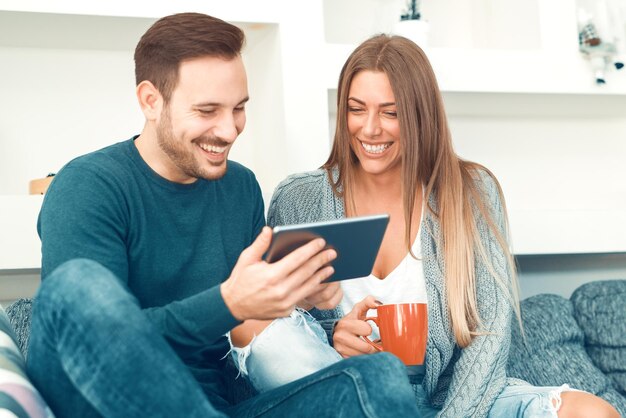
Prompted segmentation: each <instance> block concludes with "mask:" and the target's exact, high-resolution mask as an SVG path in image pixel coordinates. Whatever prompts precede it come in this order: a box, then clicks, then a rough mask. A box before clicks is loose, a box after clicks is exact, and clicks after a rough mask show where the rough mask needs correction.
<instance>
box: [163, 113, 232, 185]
mask: <svg viewBox="0 0 626 418" xmlns="http://www.w3.org/2000/svg"><path fill="white" fill-rule="evenodd" d="M156 134H157V141H158V143H159V147H160V148H161V150H163V152H165V153H166V154H167V156H168V157H170V159H171V160H172V162H173V163H174V165H175V166H176V167H178V168H179V169H180V170H181V171H182V172H183V173H185V174H186V175H187V176H190V177H194V178H197V179H199V178H202V179H206V180H217V179H219V178H222V177H223V176H224V174H226V163H224V164H223V167H220V166H213V167H214V168H215V169H214V170H211V171H209V170H205V169H203V168H202V167H200V165H199V164H198V161H197V160H196V156H195V155H194V153H193V151H189V150H188V149H186V148H185V146H184V144H182V143H181V142H180V141H178V140H177V139H176V138H175V137H174V130H173V128H172V119H171V117H170V112H169V109H168V108H167V107H166V108H165V109H164V110H163V117H162V119H161V121H160V122H159V125H158V126H157V131H156ZM201 141H202V142H207V143H212V144H215V145H218V146H225V145H227V143H225V142H224V141H221V140H219V139H218V138H210V139H209V140H208V141H204V140H201Z"/></svg>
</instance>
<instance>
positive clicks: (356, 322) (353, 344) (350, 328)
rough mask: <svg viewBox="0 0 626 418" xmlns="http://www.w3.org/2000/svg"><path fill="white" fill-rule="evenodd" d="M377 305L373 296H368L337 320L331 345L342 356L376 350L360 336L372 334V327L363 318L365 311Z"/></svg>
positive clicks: (365, 314) (369, 352)
mask: <svg viewBox="0 0 626 418" xmlns="http://www.w3.org/2000/svg"><path fill="white" fill-rule="evenodd" d="M378 305H379V303H378V302H377V301H376V300H375V299H374V296H368V297H366V298H365V299H363V300H362V301H361V302H359V303H357V304H355V305H354V307H353V308H352V310H351V311H350V313H348V314H347V315H346V316H344V317H343V318H341V319H340V320H339V322H337V325H336V326H335V332H334V334H333V346H334V347H335V350H337V352H338V353H339V354H341V356H342V357H343V358H348V357H352V356H358V355H361V354H373V353H376V352H377V351H376V349H375V348H374V347H372V346H371V345H369V344H368V343H366V342H365V341H363V339H362V338H361V337H362V336H369V335H371V334H372V327H371V326H370V324H368V323H367V322H365V318H366V317H367V311H369V310H370V309H372V308H375V307H377V306H378Z"/></svg>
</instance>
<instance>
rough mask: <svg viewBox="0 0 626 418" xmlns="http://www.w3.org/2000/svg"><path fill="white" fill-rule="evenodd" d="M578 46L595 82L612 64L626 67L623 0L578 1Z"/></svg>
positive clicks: (625, 18)
mask: <svg viewBox="0 0 626 418" xmlns="http://www.w3.org/2000/svg"><path fill="white" fill-rule="evenodd" d="M577 18H578V45H579V49H580V52H581V53H582V54H583V55H584V56H585V57H586V58H587V59H588V60H589V63H590V65H591V70H592V72H593V76H594V78H595V82H596V84H605V83H606V74H607V71H609V70H610V69H611V67H613V68H615V69H617V70H620V69H622V67H624V56H625V54H626V51H625V46H624V42H625V38H626V26H625V25H626V6H625V2H624V1H623V0H577Z"/></svg>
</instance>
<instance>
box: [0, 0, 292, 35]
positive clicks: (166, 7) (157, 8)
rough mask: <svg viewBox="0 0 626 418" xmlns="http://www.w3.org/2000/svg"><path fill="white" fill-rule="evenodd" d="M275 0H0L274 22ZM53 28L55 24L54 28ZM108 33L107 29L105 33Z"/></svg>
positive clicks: (52, 8)
mask: <svg viewBox="0 0 626 418" xmlns="http://www.w3.org/2000/svg"><path fill="white" fill-rule="evenodd" d="M279 6H280V1H279V0H265V1H263V2H258V1H255V0H237V1H204V2H198V1H194V0H178V1H176V2H172V1H168V0H150V1H148V0H133V1H127V0H108V1H97V0H96V1H81V0H55V1H48V0H0V10H4V11H7V12H28V13H33V12H34V13H53V14H61V15H68V16H69V15H86V16H112V17H113V16H117V17H134V18H150V19H153V20H154V19H157V18H160V17H162V16H166V15H169V14H173V13H180V12H188V11H195V12H201V13H207V14H210V15H212V16H217V17H219V18H220V19H223V20H226V21H229V22H240V23H259V22H262V23H278V21H279V20H278V18H279V17H280V14H279V13H276V10H277V9H278V8H279ZM55 29H57V28H55ZM107 35H108V33H107Z"/></svg>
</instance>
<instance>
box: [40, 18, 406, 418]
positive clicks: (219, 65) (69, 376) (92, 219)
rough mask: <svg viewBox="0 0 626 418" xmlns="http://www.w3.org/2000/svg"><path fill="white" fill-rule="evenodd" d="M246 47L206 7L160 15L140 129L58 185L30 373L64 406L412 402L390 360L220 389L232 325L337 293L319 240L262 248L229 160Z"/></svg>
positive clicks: (369, 412) (91, 409)
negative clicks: (272, 257) (276, 253)
mask: <svg viewBox="0 0 626 418" xmlns="http://www.w3.org/2000/svg"><path fill="white" fill-rule="evenodd" d="M243 42H244V35H243V32H242V31H241V30H240V29H238V28H237V27H235V26H233V25H230V24H228V23H226V22H223V21H221V20H219V19H216V18H213V17H210V16H206V15H202V14H197V13H183V14H178V15H172V16H168V17H165V18H163V19H160V20H159V21H157V22H156V23H155V24H154V25H153V26H152V27H151V28H150V29H149V30H148V31H147V32H146V33H145V34H144V35H143V37H142V38H141V40H140V42H139V44H138V45H137V48H136V50H135V73H136V81H137V90H136V92H137V98H138V101H139V105H140V107H141V109H142V111H143V113H144V116H145V119H146V122H145V125H144V128H143V130H142V132H141V134H140V135H139V136H137V137H134V138H131V139H130V140H127V141H124V142H121V143H118V144H115V145H112V146H109V147H107V148H104V149H102V150H99V151H96V152H94V153H91V154H88V155H85V156H82V157H79V158H77V159H75V160H73V161H71V162H70V163H68V164H67V165H66V166H65V167H64V168H63V169H62V170H61V171H60V172H59V173H58V174H57V176H56V178H55V180H54V182H53V183H52V185H51V186H50V188H49V190H48V193H47V195H46V199H45V202H44V204H43V206H42V209H41V213H40V216H39V222H38V231H39V234H40V237H41V240H42V254H43V259H42V279H43V282H42V286H41V288H40V290H39V293H38V295H37V298H36V304H35V307H34V311H33V325H32V333H31V340H30V347H29V355H28V370H29V373H30V375H31V376H32V378H33V380H34V382H35V384H36V386H37V387H38V388H39V389H40V390H41V392H42V394H43V396H44V398H46V400H47V401H48V402H49V404H50V407H51V408H52V410H53V411H54V412H55V413H56V414H57V415H58V416H59V417H89V416H100V415H102V416H107V417H145V416H150V417H156V416H167V417H174V416H176V417H195V416H199V417H200V416H201V417H209V416H225V415H229V416H255V415H260V414H266V415H267V416H286V415H296V414H297V415H301V416H316V417H317V416H320V415H321V416H328V415H335V414H339V415H342V416H390V415H395V414H398V413H400V414H404V413H408V414H416V413H417V410H416V409H415V406H414V405H412V403H413V400H412V399H413V398H412V394H411V388H410V386H409V384H408V380H407V378H406V375H405V373H404V370H403V367H402V366H401V364H400V363H399V362H398V361H397V360H396V359H394V358H392V357H391V356H388V355H380V356H368V358H362V359H353V360H347V361H344V362H341V363H339V364H337V365H335V366H333V367H331V368H329V369H326V370H323V371H321V372H319V373H317V374H315V375H312V376H309V377H307V378H305V379H302V380H300V381H297V382H294V383H292V384H290V385H287V386H285V387H282V388H278V389H276V390H274V391H271V392H268V393H264V394H262V395H258V396H256V397H254V398H252V399H250V400H247V401H245V402H243V403H241V404H238V405H231V404H229V402H228V400H227V399H226V398H227V396H226V390H225V384H224V375H223V368H224V363H225V360H224V359H225V358H226V356H227V353H228V348H229V346H228V342H227V339H226V337H225V336H224V335H225V334H226V333H227V332H228V331H229V330H231V329H232V328H233V327H235V326H236V325H238V324H239V323H241V322H242V321H243V320H246V319H272V318H277V317H281V316H286V315H288V314H289V313H290V312H291V311H292V310H293V309H294V307H295V305H296V304H297V303H298V302H301V303H305V304H307V305H316V306H318V307H320V308H328V307H332V306H335V305H336V304H337V303H338V302H339V300H340V298H341V293H340V290H339V287H338V286H337V285H336V284H323V283H322V282H323V280H324V279H326V278H327V277H329V276H330V274H332V271H333V270H332V267H329V266H327V264H328V263H329V262H331V261H332V260H333V259H334V257H335V256H336V254H335V252H334V251H333V250H324V242H323V241H322V240H321V239H319V240H316V241H312V242H311V243H309V244H307V245H304V246H302V247H301V248H299V249H297V250H296V251H294V252H293V253H291V254H289V255H288V256H287V257H285V258H283V259H282V260H281V261H279V262H277V263H273V264H268V263H266V262H264V261H262V259H261V258H262V255H263V254H264V252H265V251H266V250H267V248H268V246H269V243H270V240H271V231H270V230H269V229H268V228H263V225H264V223H265V221H264V215H263V201H262V197H261V192H260V189H259V186H258V184H257V182H256V179H255V177H254V175H253V174H252V173H251V172H250V171H249V170H247V169H246V168H244V167H242V166H241V165H239V164H237V163H234V162H232V161H228V160H227V156H228V152H229V150H230V148H231V147H232V145H233V143H234V141H235V139H236V138H237V136H238V135H239V134H240V133H241V131H242V130H243V128H244V125H245V104H246V102H247V101H248V91H247V80H246V73H245V69H244V66H243V63H242V60H241V56H240V51H241V47H242V44H243ZM286 367H288V365H286ZM313 405H315V406H314V407H313ZM390 407H393V408H390Z"/></svg>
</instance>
